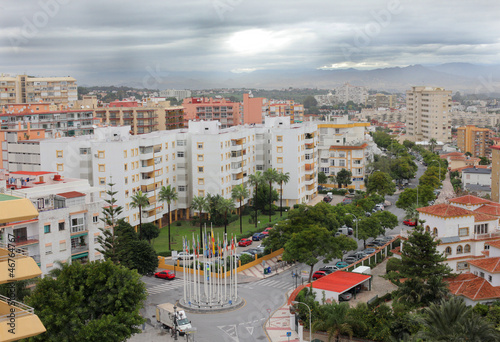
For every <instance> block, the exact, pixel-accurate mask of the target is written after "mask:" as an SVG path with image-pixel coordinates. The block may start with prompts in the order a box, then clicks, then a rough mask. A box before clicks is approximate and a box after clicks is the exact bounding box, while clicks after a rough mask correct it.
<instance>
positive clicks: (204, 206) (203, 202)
mask: <svg viewBox="0 0 500 342" xmlns="http://www.w3.org/2000/svg"><path fill="white" fill-rule="evenodd" d="M191 209H193V210H195V211H198V218H199V219H200V241H201V242H200V244H201V245H203V238H202V237H203V228H202V222H201V213H202V212H203V211H207V210H208V202H207V199H206V198H205V197H204V196H194V197H193V201H192V202H191Z"/></svg>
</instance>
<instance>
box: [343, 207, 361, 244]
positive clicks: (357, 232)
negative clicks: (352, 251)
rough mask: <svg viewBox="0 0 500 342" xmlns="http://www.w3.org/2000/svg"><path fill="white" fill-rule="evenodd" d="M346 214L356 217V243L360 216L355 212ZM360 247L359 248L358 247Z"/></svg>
mask: <svg viewBox="0 0 500 342" xmlns="http://www.w3.org/2000/svg"><path fill="white" fill-rule="evenodd" d="M345 214H346V215H352V216H354V218H355V219H356V243H358V217H357V216H356V215H354V214H353V213H345ZM356 249H358V248H356Z"/></svg>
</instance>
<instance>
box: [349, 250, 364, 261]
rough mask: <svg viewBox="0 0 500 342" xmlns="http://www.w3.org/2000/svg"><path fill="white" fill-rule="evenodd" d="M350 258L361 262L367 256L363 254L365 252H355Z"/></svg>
mask: <svg viewBox="0 0 500 342" xmlns="http://www.w3.org/2000/svg"><path fill="white" fill-rule="evenodd" d="M352 256H353V257H355V258H356V259H358V260H361V259H363V258H366V257H367V255H366V253H365V252H356V253H354V254H353V255H352Z"/></svg>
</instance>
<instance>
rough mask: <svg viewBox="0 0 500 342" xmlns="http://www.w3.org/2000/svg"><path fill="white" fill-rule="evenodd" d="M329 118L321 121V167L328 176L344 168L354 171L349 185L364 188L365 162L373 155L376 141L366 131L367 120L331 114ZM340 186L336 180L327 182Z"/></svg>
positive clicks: (370, 159)
mask: <svg viewBox="0 0 500 342" xmlns="http://www.w3.org/2000/svg"><path fill="white" fill-rule="evenodd" d="M330 120H331V121H330V122H326V123H323V122H318V131H319V141H318V163H319V164H318V170H319V171H321V172H324V173H325V175H326V176H333V175H337V174H338V173H339V172H340V171H341V170H342V169H346V170H348V171H350V172H351V174H352V184H351V185H349V186H348V187H349V188H353V189H357V190H361V189H364V188H365V183H364V178H365V177H367V171H366V166H367V165H368V164H369V163H370V162H371V161H372V159H373V151H374V147H375V146H374V143H373V141H372V139H371V137H370V136H369V135H368V134H367V128H368V127H369V126H370V124H369V123H367V122H349V121H348V119H347V117H345V116H339V117H331V118H330ZM324 186H326V187H337V184H336V183H332V184H324Z"/></svg>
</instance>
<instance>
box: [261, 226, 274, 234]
mask: <svg viewBox="0 0 500 342" xmlns="http://www.w3.org/2000/svg"><path fill="white" fill-rule="evenodd" d="M271 229H273V227H267V228H266V229H264V232H269V231H270V230H271ZM264 232H263V233H264Z"/></svg>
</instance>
